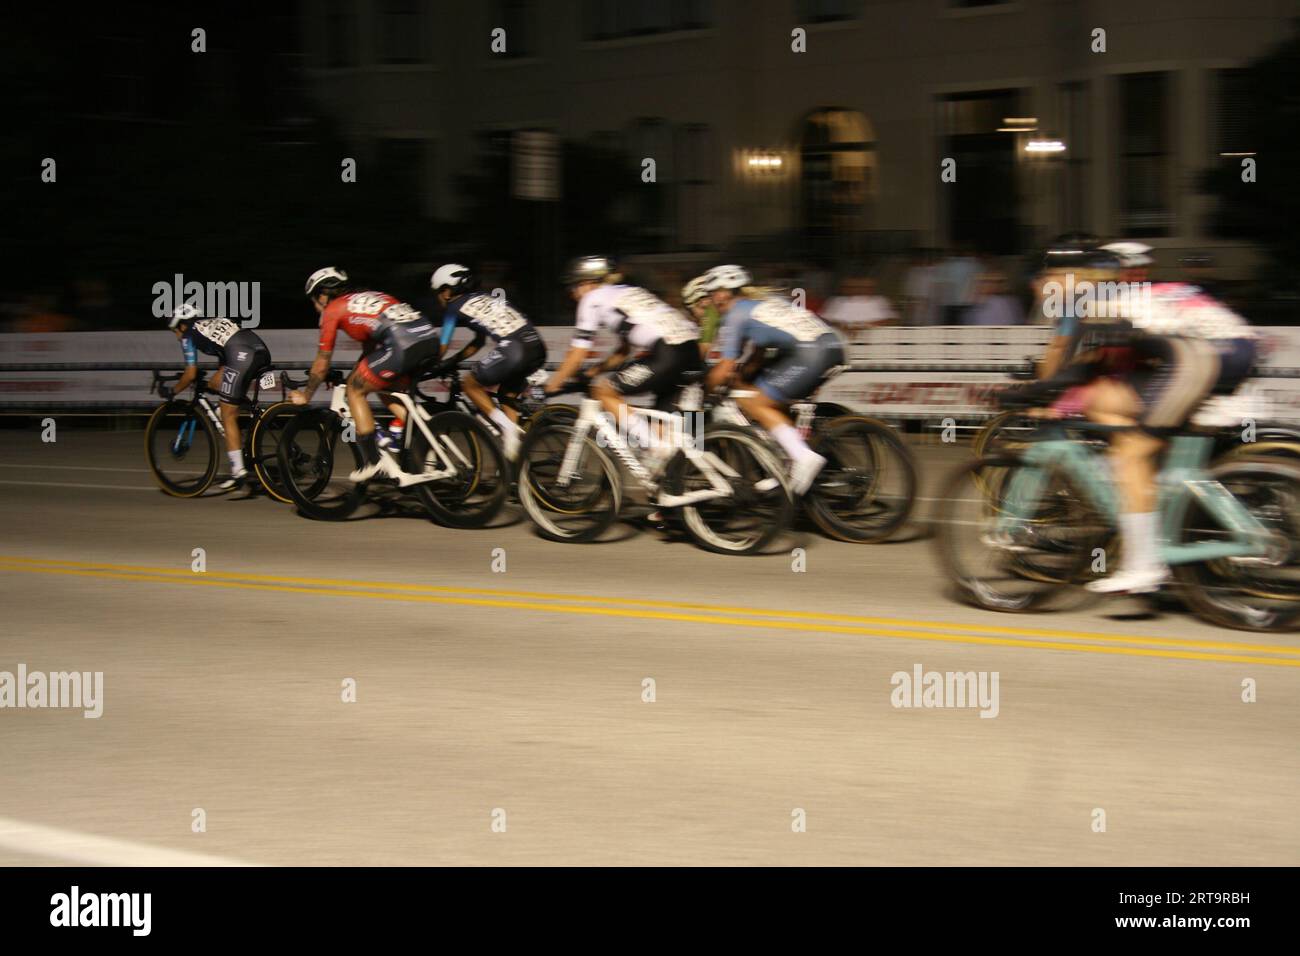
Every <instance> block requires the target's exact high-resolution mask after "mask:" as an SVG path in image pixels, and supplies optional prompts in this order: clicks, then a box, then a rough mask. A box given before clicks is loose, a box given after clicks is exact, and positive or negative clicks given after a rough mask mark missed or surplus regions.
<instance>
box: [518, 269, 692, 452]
mask: <svg viewBox="0 0 1300 956" xmlns="http://www.w3.org/2000/svg"><path fill="white" fill-rule="evenodd" d="M622 279H623V277H622V275H621V274H620V273H619V272H618V270H617V267H616V266H615V264H614V262H613V260H612V259H610V258H608V257H606V256H581V257H579V258H577V259H574V260H573V261H572V262H571V263H570V264H569V266H568V268H567V269H566V270H565V272H564V275H563V276H562V281H563V282H564V284H565V285H567V286H568V287H569V292H570V294H571V295H572V296H573V299H574V301H575V302H577V303H578V309H577V328H576V331H575V332H574V336H573V339H572V341H571V342H570V343H569V351H568V354H567V355H565V356H564V359H563V361H561V362H560V367H559V368H557V369H556V370H555V372H554V374H552V375H551V377H550V379H549V380H547V382H546V385H545V386H544V390H545V391H546V393H547V394H551V395H553V394H555V393H556V392H558V391H559V390H560V388H561V387H562V386H563V385H564V384H565V383H566V382H568V381H569V380H570V379H571V378H572V377H573V376H574V375H576V374H578V372H579V370H580V369H581V368H582V364H583V362H585V361H586V359H587V356H588V354H589V353H590V352H591V349H592V346H593V345H594V344H595V343H594V338H595V335H596V333H597V332H598V331H599V330H600V329H605V330H607V331H610V332H614V333H615V334H617V335H618V337H619V344H618V345H617V346H616V347H615V348H614V350H613V351H611V352H610V353H609V355H608V356H607V357H606V358H605V360H604V361H602V362H601V363H600V364H599V365H598V366H597V367H596V368H595V369H594V370H592V372H591V373H590V374H591V376H593V379H594V376H596V375H600V374H601V373H603V372H608V371H611V370H613V374H612V375H611V376H609V377H608V378H601V379H594V380H593V382H592V385H591V396H592V397H593V398H596V399H599V401H600V403H601V405H602V406H603V407H604V409H605V411H606V412H608V413H609V414H610V415H612V416H613V417H614V421H615V422H620V423H621V422H626V423H627V433H628V438H629V444H635V445H640V446H641V447H643V448H657V447H658V446H657V443H656V442H655V441H654V436H653V434H652V433H651V430H650V425H649V422H648V421H647V420H646V419H645V418H644V417H643V416H640V415H631V416H629V415H628V413H627V401H626V399H627V398H629V397H631V396H634V395H651V396H653V398H654V407H655V408H656V409H658V410H660V411H667V410H668V409H669V408H670V407H671V405H672V399H673V397H674V396H675V395H676V393H677V392H678V391H679V390H680V389H681V388H683V387H684V386H686V385H689V384H691V383H692V382H693V381H698V380H699V378H700V377H702V375H703V373H704V362H703V359H702V358H701V357H700V345H699V337H700V333H699V329H697V328H696V327H695V324H694V323H693V322H691V321H690V320H689V319H687V318H686V317H685V316H684V315H682V314H681V313H680V312H678V311H677V310H676V309H674V308H673V307H672V306H670V305H668V303H666V302H664V301H662V300H661V299H659V298H658V297H657V296H655V295H654V294H652V293H650V292H647V291H646V290H645V289H642V288H639V287H638V286H631V285H625V284H624V283H623V281H622ZM659 450H660V451H661V452H662V453H663V454H662V457H663V460H667V458H668V457H671V456H670V455H669V454H668V453H669V452H671V450H672V449H671V448H667V447H664V448H660V449H659Z"/></svg>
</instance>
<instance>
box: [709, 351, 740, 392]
mask: <svg viewBox="0 0 1300 956" xmlns="http://www.w3.org/2000/svg"><path fill="white" fill-rule="evenodd" d="M735 374H736V360H735V359H729V358H724V359H720V360H719V361H718V362H717V363H716V364H715V365H714V366H713V367H712V368H711V369H709V374H708V375H706V376H705V377H704V388H705V391H709V392H711V391H713V390H714V389H717V388H721V387H722V386H723V385H725V384H726V383H727V382H729V381H731V377H732V376H733V375H735Z"/></svg>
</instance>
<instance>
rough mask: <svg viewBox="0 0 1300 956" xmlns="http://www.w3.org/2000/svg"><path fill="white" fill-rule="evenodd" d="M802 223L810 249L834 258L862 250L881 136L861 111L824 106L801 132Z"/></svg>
mask: <svg viewBox="0 0 1300 956" xmlns="http://www.w3.org/2000/svg"><path fill="white" fill-rule="evenodd" d="M799 153H800V164H799V168H800V182H799V223H800V230H801V232H802V233H803V237H804V240H805V242H806V243H807V245H808V250H809V252H810V253H812V254H813V255H814V256H816V257H817V258H822V259H834V258H837V257H839V256H840V255H843V254H846V253H848V252H849V251H851V250H853V249H854V248H856V246H857V245H858V244H859V239H860V237H861V236H862V233H863V232H864V230H865V229H866V228H867V225H868V223H869V222H870V219H871V209H872V206H873V205H874V202H875V198H876V195H877V190H878V185H877V177H876V135H875V130H874V128H873V127H872V125H871V122H870V121H869V120H868V119H867V118H866V117H865V116H863V115H862V114H861V113H860V112H858V111H857V110H849V109H842V108H839V107H824V108H822V109H818V110H814V111H813V112H812V113H809V114H808V116H806V117H805V118H804V121H803V124H802V128H801V130H800V133H799Z"/></svg>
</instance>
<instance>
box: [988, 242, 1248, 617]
mask: <svg viewBox="0 0 1300 956" xmlns="http://www.w3.org/2000/svg"><path fill="white" fill-rule="evenodd" d="M1087 265H1088V266H1089V267H1090V269H1091V270H1092V271H1093V272H1094V273H1096V274H1100V275H1103V276H1107V275H1108V276H1110V277H1112V278H1113V277H1118V276H1119V275H1120V274H1121V270H1122V269H1123V268H1124V267H1125V264H1124V263H1123V262H1122V261H1121V260H1120V259H1119V258H1118V257H1116V256H1115V255H1114V253H1112V252H1107V251H1105V250H1096V251H1095V252H1094V253H1092V254H1091V255H1090V256H1089V259H1088V262H1087ZM1139 292H1140V294H1134V295H1131V296H1130V297H1129V299H1128V301H1127V302H1124V301H1123V300H1121V302H1120V303H1118V307H1116V308H1099V309H1097V310H1095V311H1094V312H1093V313H1092V314H1089V315H1085V316H1084V317H1082V319H1081V324H1080V328H1079V333H1078V337H1079V340H1080V341H1079V343H1078V347H1077V352H1076V354H1075V356H1074V358H1073V359H1072V361H1071V362H1070V363H1069V364H1068V365H1067V366H1065V367H1064V368H1062V369H1061V370H1060V371H1059V372H1057V373H1056V374H1055V375H1054V376H1052V377H1051V378H1049V379H1047V380H1045V381H1043V382H1040V383H1035V384H1034V385H1031V386H1027V387H1022V388H1021V389H1015V390H1012V391H1013V394H1014V393H1016V392H1019V393H1022V394H1024V395H1026V396H1028V397H1037V396H1039V395H1041V396H1043V397H1046V396H1047V395H1049V394H1051V393H1052V392H1053V391H1055V390H1057V389H1059V388H1061V387H1068V386H1069V385H1072V384H1078V383H1082V382H1087V383H1088V384H1089V387H1088V389H1087V394H1086V398H1085V401H1084V413H1085V414H1086V415H1087V416H1088V418H1089V419H1090V420H1092V421H1095V422H1100V423H1102V424H1106V425H1112V426H1118V427H1121V428H1123V429H1125V430H1123V431H1117V432H1115V433H1114V434H1113V435H1112V436H1111V450H1110V457H1111V462H1112V465H1113V469H1114V475H1115V480H1116V486H1117V489H1118V492H1119V497H1120V505H1121V507H1120V511H1121V514H1120V536H1121V539H1122V541H1123V545H1124V553H1123V559H1122V562H1121V567H1120V568H1118V569H1117V570H1115V572H1114V573H1112V574H1111V575H1110V576H1108V577H1106V578H1102V579H1100V580H1098V581H1094V582H1092V583H1090V584H1089V585H1088V587H1089V589H1090V590H1093V591H1096V592H1098V593H1102V594H1109V593H1145V592H1149V591H1154V590H1157V589H1158V588H1159V587H1160V586H1161V585H1163V584H1164V583H1165V582H1166V581H1167V580H1168V579H1169V576H1170V574H1169V568H1168V566H1167V565H1166V564H1165V562H1164V560H1163V559H1162V557H1161V555H1160V541H1159V527H1158V520H1157V513H1156V494H1157V491H1156V471H1157V464H1156V463H1157V456H1158V453H1159V452H1160V451H1161V450H1162V449H1163V447H1164V443H1165V438H1166V437H1167V436H1168V435H1169V434H1170V433H1172V432H1173V431H1176V430H1177V429H1178V428H1180V427H1182V426H1183V425H1184V424H1185V423H1186V422H1187V421H1188V420H1189V419H1190V418H1191V417H1192V415H1193V414H1194V413H1195V412H1196V411H1197V409H1198V408H1200V406H1201V405H1202V403H1203V402H1204V401H1205V400H1206V399H1207V398H1208V397H1209V396H1210V394H1211V393H1212V392H1231V391H1232V390H1234V389H1235V388H1236V387H1237V386H1238V385H1240V384H1241V383H1242V382H1243V381H1245V380H1246V379H1247V378H1248V377H1249V375H1250V372H1251V369H1252V367H1253V364H1254V356H1255V340H1256V335H1255V332H1254V331H1253V330H1252V329H1251V328H1250V327H1249V325H1248V324H1247V323H1246V322H1245V320H1243V319H1242V318H1241V317H1240V316H1238V315H1237V314H1236V313H1234V312H1233V311H1232V310H1231V309H1229V308H1227V307H1226V306H1224V305H1223V304H1222V303H1220V302H1218V301H1217V300H1215V299H1213V298H1212V297H1210V296H1208V295H1206V294H1205V293H1203V292H1202V291H1201V290H1200V289H1197V288H1196V287H1195V286H1190V285H1186V284H1183V283H1160V284H1156V285H1154V286H1151V287H1150V288H1149V290H1146V289H1143V290H1139Z"/></svg>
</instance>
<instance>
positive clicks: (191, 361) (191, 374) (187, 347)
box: [172, 334, 199, 395]
mask: <svg viewBox="0 0 1300 956" xmlns="http://www.w3.org/2000/svg"><path fill="white" fill-rule="evenodd" d="M181 354H182V355H183V356H184V357H185V371H183V372H181V377H180V378H179V379H177V380H176V384H175V385H173V386H172V394H173V395H179V394H180V393H181V392H183V391H185V389H187V388H189V387H190V386H191V385H193V384H194V380H195V379H196V378H198V377H199V355H198V350H197V349H195V348H194V341H193V339H191V338H190V337H189V335H188V334H186V335H182V336H181Z"/></svg>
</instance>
